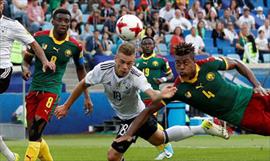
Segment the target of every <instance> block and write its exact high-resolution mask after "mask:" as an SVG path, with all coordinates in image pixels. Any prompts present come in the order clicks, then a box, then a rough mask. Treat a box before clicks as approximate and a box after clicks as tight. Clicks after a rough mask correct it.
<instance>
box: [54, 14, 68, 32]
mask: <svg viewBox="0 0 270 161" xmlns="http://www.w3.org/2000/svg"><path fill="white" fill-rule="evenodd" d="M52 23H53V25H54V28H55V30H56V32H57V33H59V34H66V33H67V31H68V29H69V25H70V16H69V15H68V14H63V13H58V14H57V15H56V16H55V18H54V19H53V21H52Z"/></svg>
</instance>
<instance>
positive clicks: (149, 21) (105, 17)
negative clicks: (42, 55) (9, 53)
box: [4, 0, 270, 63]
mask: <svg viewBox="0 0 270 161" xmlns="http://www.w3.org/2000/svg"><path fill="white" fill-rule="evenodd" d="M4 1H6V3H5V5H7V7H5V11H4V14H5V15H7V16H9V17H12V18H14V19H17V20H19V21H20V22H21V23H22V24H23V25H24V26H25V27H26V28H27V29H28V30H29V31H30V32H31V33H34V32H36V31H39V30H45V29H50V28H51V27H52V26H51V24H50V17H51V15H52V12H53V10H54V9H56V8H59V7H61V8H65V9H68V10H69V11H70V12H71V15H72V20H71V25H70V31H69V32H70V35H71V36H73V37H74V38H76V39H77V40H79V41H80V42H81V43H82V44H83V46H84V54H85V55H86V58H87V59H88V61H91V59H92V58H93V57H94V56H95V55H104V56H112V55H113V54H115V52H116V49H117V46H118V45H119V44H120V43H121V42H122V40H121V39H119V38H118V37H117V35H116V31H115V28H116V22H117V20H118V18H119V17H121V16H122V15H125V14H134V15H137V16H138V17H139V18H140V19H141V21H142V22H143V24H144V30H143V33H142V34H141V37H140V39H141V38H143V37H144V36H151V37H153V38H154V40H155V41H156V50H155V51H156V52H159V53H160V54H162V55H164V56H167V55H174V47H175V46H176V45H177V44H179V43H182V42H184V41H185V42H189V43H193V44H194V47H195V52H196V54H205V55H216V54H223V55H233V54H234V55H237V58H239V59H241V60H243V61H244V62H246V63H263V62H264V55H268V54H269V53H270V45H269V39H270V26H269V21H270V12H269V11H268V8H269V7H270V4H268V3H267V2H268V1H264V0H261V1H259V2H261V3H258V1H252V0H230V1H228V0H91V1H86V0H4ZM269 3H270V2H269ZM138 41H139V40H138ZM140 52H141V50H140V49H138V55H139V54H140Z"/></svg>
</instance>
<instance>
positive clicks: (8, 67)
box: [0, 0, 55, 93]
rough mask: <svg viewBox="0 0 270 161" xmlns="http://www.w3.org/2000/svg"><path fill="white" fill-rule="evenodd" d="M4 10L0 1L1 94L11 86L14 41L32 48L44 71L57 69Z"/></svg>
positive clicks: (24, 30) (31, 38)
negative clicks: (11, 57)
mask: <svg viewBox="0 0 270 161" xmlns="http://www.w3.org/2000/svg"><path fill="white" fill-rule="evenodd" d="M3 9H4V2H3V0H0V87H1V88H0V93H3V92H5V91H6V90H7V88H8V86H9V82H10V77H11V73H12V63H11V59H10V55H11V46H12V44H13V42H14V40H18V41H21V42H23V43H24V44H26V45H29V46H31V47H32V48H33V49H34V51H35V54H36V55H37V56H38V58H39V59H40V60H41V62H42V64H43V66H44V70H46V69H47V68H49V69H51V70H54V69H55V65H54V64H53V63H51V62H49V61H48V60H47V58H46V56H45V54H44V51H43V50H42V48H41V47H40V46H39V45H38V43H37V42H36V41H35V39H34V38H33V37H32V36H31V35H30V34H29V33H28V32H27V31H26V29H25V28H24V27H23V26H22V25H21V24H20V23H19V22H18V21H15V20H13V19H10V18H8V17H6V16H4V15H2V12H3Z"/></svg>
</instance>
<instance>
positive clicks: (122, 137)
mask: <svg viewBox="0 0 270 161" xmlns="http://www.w3.org/2000/svg"><path fill="white" fill-rule="evenodd" d="M114 141H115V142H117V143H120V142H124V141H128V142H131V141H132V136H129V135H123V136H121V137H119V138H117V139H115V140H114Z"/></svg>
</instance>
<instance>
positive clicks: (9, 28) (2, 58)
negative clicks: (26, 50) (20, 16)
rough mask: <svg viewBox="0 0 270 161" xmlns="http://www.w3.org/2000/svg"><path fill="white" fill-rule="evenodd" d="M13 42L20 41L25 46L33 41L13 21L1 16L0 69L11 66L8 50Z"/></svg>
mask: <svg viewBox="0 0 270 161" xmlns="http://www.w3.org/2000/svg"><path fill="white" fill-rule="evenodd" d="M14 40H18V41H21V42H23V43H25V44H26V45H28V44H30V43H32V42H34V41H35V39H34V38H33V36H32V35H31V34H30V33H28V32H27V30H26V29H25V28H24V27H23V26H22V25H21V24H20V23H19V22H18V21H15V20H12V19H10V18H8V17H5V16H4V15H2V17H1V18H0V68H1V69H3V68H8V67H11V66H12V63H11V60H10V55H11V53H10V50H11V46H12V43H13V42H14Z"/></svg>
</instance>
